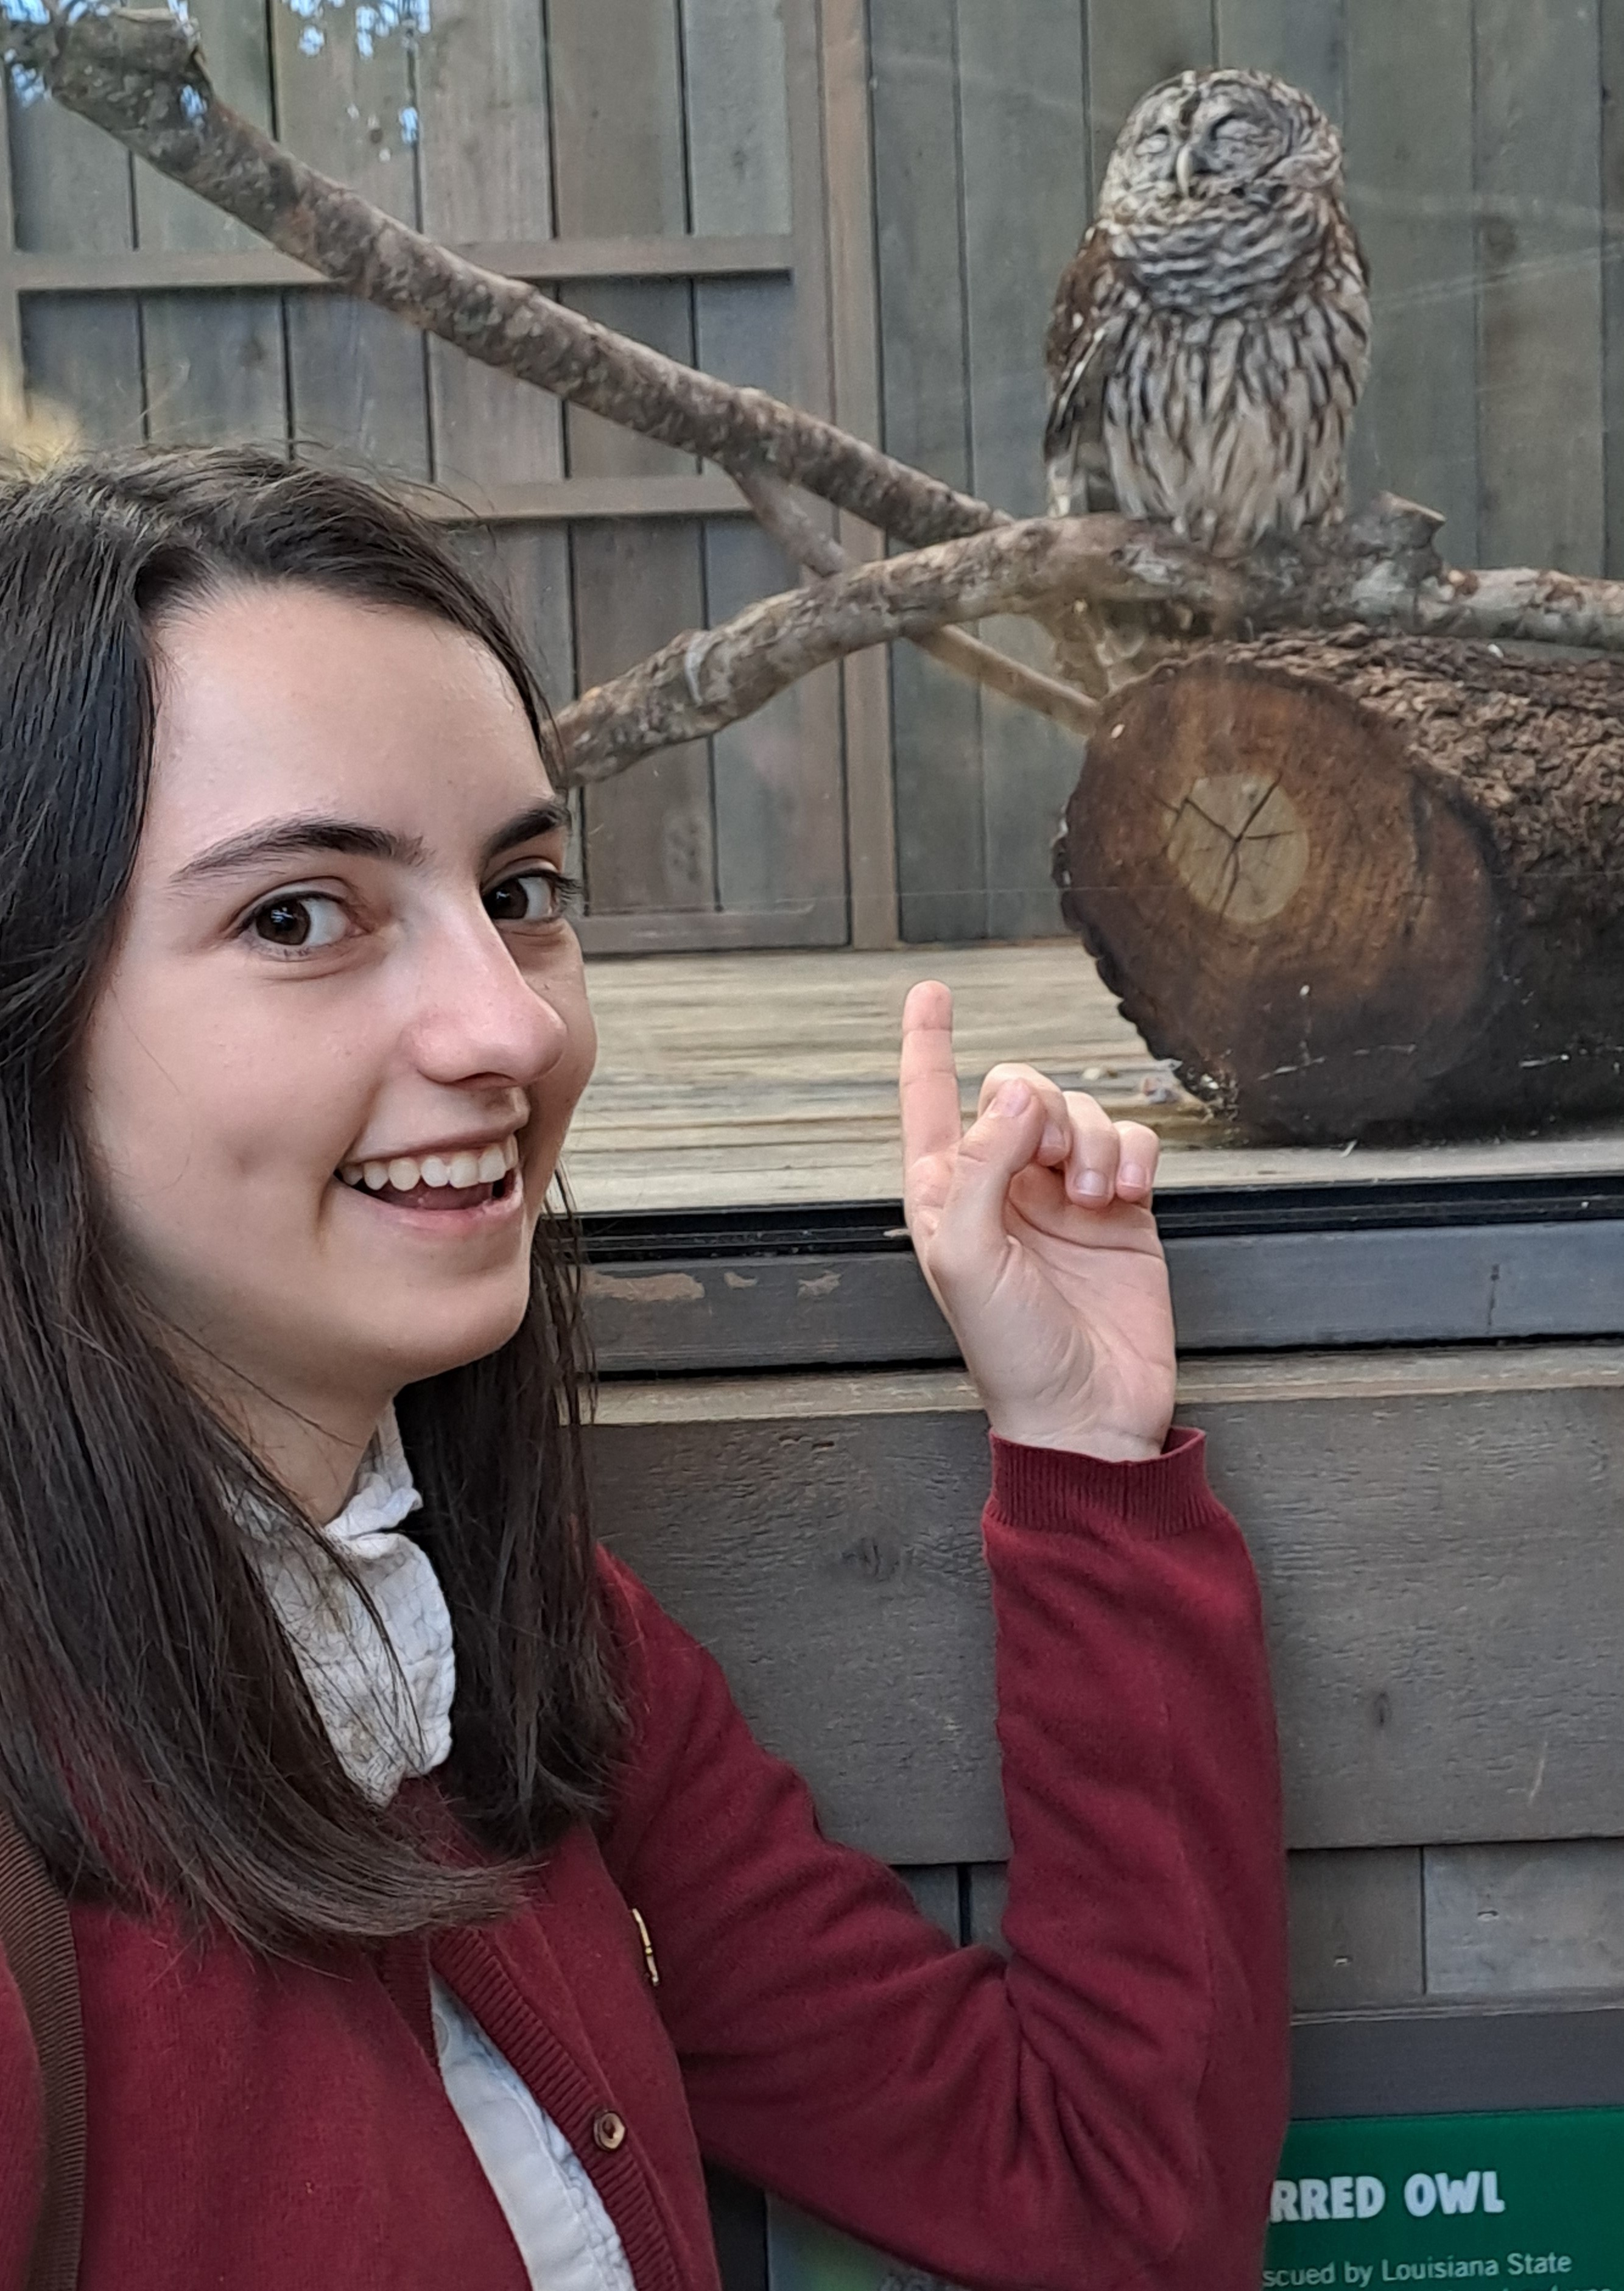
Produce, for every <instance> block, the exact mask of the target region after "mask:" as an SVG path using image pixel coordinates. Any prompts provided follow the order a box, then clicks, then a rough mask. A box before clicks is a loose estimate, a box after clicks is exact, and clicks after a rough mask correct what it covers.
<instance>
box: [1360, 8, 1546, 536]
mask: <svg viewBox="0 0 1624 2291" xmlns="http://www.w3.org/2000/svg"><path fill="white" fill-rule="evenodd" d="M1347 81H1348V94H1347V121H1346V124H1345V125H1344V129H1343V141H1344V149H1345V150H1346V153H1347V177H1348V189H1349V197H1350V201H1351V204H1352V207H1353V213H1354V221H1355V225H1356V226H1357V228H1358V231H1359V235H1360V237H1361V240H1362V241H1363V245H1364V249H1365V253H1366V254H1367V255H1368V257H1369V258H1370V264H1371V317H1372V320H1373V324H1374V337H1373V344H1372V352H1371V377H1370V380H1369V382H1367V384H1366V385H1365V392H1364V397H1363V400H1362V401H1361V404H1360V408H1359V413H1358V415H1357V417H1356V419H1355V424H1354V440H1353V450H1352V454H1351V456H1350V462H1349V491H1350V494H1351V496H1352V498H1353V500H1354V501H1355V502H1361V501H1364V500H1367V499H1368V498H1369V496H1370V495H1371V494H1372V493H1374V492H1376V491H1377V490H1378V489H1379V488H1382V487H1385V488H1386V489H1387V491H1388V492H1391V493H1397V494H1403V495H1404V496H1406V497H1407V498H1408V499H1410V500H1411V501H1419V502H1426V503H1427V505H1428V506H1429V507H1430V508H1432V509H1435V510H1441V511H1442V512H1443V517H1444V519H1445V524H1444V528H1443V539H1442V546H1443V552H1444V554H1445V556H1446V557H1448V558H1449V559H1451V561H1452V562H1454V563H1456V564H1459V565H1471V564H1475V562H1476V559H1477V508H1478V502H1477V495H1478V478H1477V420H1476V413H1475V407H1476V376H1477V293H1476V269H1477V247H1476V238H1477V227H1476V222H1475V210H1474V195H1473V131H1472V5H1471V0H1429V4H1428V5H1427V7H1425V8H1413V7H1411V6H1410V5H1409V4H1408V0H1356V4H1355V5H1354V6H1353V7H1351V8H1350V9H1349V11H1348V19H1347ZM1506 476H1507V473H1504V472H1502V478H1501V482H1504V481H1505V478H1506Z"/></svg>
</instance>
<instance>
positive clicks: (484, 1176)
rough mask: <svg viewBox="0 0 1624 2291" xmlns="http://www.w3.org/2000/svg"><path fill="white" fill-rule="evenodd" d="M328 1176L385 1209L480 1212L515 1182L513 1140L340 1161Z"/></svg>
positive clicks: (515, 1144)
mask: <svg viewBox="0 0 1624 2291" xmlns="http://www.w3.org/2000/svg"><path fill="white" fill-rule="evenodd" d="M334 1175H335V1176H336V1177H337V1178H338V1180H339V1183H340V1184H341V1185H342V1186H348V1187H349V1188H350V1191H351V1192H352V1193H358V1194H362V1195H363V1196H367V1197H370V1198H371V1199H372V1200H374V1201H376V1202H380V1203H382V1204H383V1205H384V1206H386V1207H389V1208H393V1209H412V1210H441V1211H444V1210H471V1209H481V1208H483V1207H484V1206H485V1205H486V1203H487V1202H500V1201H505V1200H506V1199H507V1198H508V1196H509V1195H510V1194H512V1193H514V1192H516V1191H517V1190H518V1188H519V1185H520V1184H521V1182H522V1181H521V1179H520V1178H519V1140H518V1139H517V1138H516V1137H505V1138H503V1139H502V1143H501V1144H500V1145H486V1146H484V1147H481V1148H479V1149H478V1150H477V1151H475V1150H471V1149H469V1150H464V1151H462V1152H460V1153H454V1154H423V1155H422V1157H421V1158H419V1157H418V1156H416V1155H414V1154H398V1155H397V1156H396V1157H395V1159H394V1160H393V1161H390V1162H345V1163H344V1164H343V1166H342V1169H340V1170H336V1171H335V1172H334Z"/></svg>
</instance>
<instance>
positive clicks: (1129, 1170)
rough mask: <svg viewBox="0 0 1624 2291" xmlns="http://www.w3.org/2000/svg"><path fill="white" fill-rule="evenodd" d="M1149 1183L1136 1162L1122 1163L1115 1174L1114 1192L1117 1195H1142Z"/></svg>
mask: <svg viewBox="0 0 1624 2291" xmlns="http://www.w3.org/2000/svg"><path fill="white" fill-rule="evenodd" d="M1149 1183H1150V1179H1149V1178H1148V1177H1147V1176H1146V1172H1145V1171H1144V1170H1141V1169H1140V1167H1139V1165H1138V1162H1123V1164H1122V1168H1121V1170H1119V1171H1118V1172H1117V1179H1116V1190H1117V1192H1118V1193H1119V1194H1142V1193H1143V1192H1144V1191H1145V1188H1146V1186H1148V1185H1149Z"/></svg>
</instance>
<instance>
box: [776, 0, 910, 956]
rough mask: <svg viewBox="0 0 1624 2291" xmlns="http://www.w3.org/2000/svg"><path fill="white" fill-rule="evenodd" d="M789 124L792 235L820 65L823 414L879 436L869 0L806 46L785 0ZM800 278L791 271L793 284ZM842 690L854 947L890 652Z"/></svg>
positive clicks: (883, 783)
mask: <svg viewBox="0 0 1624 2291" xmlns="http://www.w3.org/2000/svg"><path fill="white" fill-rule="evenodd" d="M791 4H792V11H793V12H792V17H791V25H792V31H794V32H795V33H797V34H798V35H799V36H797V37H796V38H794V39H793V40H792V45H791V50H790V62H791V70H792V74H794V75H796V76H795V78H794V79H792V102H791V111H790V118H791V133H792V137H793V138H794V143H795V149H794V157H795V171H796V185H797V207H796V216H795V228H796V230H797V232H798V233H800V232H802V231H804V230H806V229H808V224H807V222H806V221H805V220H804V217H805V213H806V210H807V207H808V204H809V201H810V199H811V197H812V196H813V194H812V191H811V189H809V187H808V181H807V178H808V173H811V172H813V155H809V154H808V149H807V147H808V145H809V144H810V143H811V142H812V141H813V136H812V131H811V126H810V125H800V123H801V122H802V121H804V120H805V119H806V117H807V114H808V109H809V106H808V102H807V99H806V92H805V89H806V82H807V80H808V78H809V77H811V76H812V75H813V68H814V66H815V65H816V80H817V82H818V94H819V98H820V109H821V122H820V124H821V126H822V131H823V132H822V134H821V136H820V137H819V138H818V139H817V140H818V141H819V143H820V145H821V149H820V150H819V151H818V152H817V153H816V173H817V174H818V175H821V176H822V177H823V179H824V187H825V188H824V213H825V215H826V218H827V231H828V239H827V246H828V264H829V366H830V412H831V414H832V416H833V418H834V419H835V420H837V421H838V422H840V424H841V426H842V427H843V428H845V429H847V430H855V431H856V434H857V436H858V437H861V438H871V439H872V440H875V441H878V439H879V438H880V434H881V429H880V307H879V281H878V273H877V264H876V250H875V243H874V231H875V208H874V172H873V148H872V122H871V118H870V108H869V81H870V71H869V39H868V14H867V7H866V0H823V4H822V6H821V9H819V10H818V11H817V28H818V32H819V43H818V46H817V49H816V52H815V53H808V43H807V40H806V37H805V33H804V30H803V24H804V20H805V19H806V18H807V17H808V16H809V15H810V13H811V12H812V11H811V8H810V6H809V4H808V0H791ZM799 286H800V280H799V277H798V279H797V291H798V292H799ZM835 530H836V532H837V534H838V535H839V537H840V544H841V546H842V547H843V548H844V549H845V550H846V551H848V554H849V555H851V556H852V557H854V558H856V559H858V560H859V561H861V562H864V563H867V562H871V561H872V559H875V558H877V557H879V556H880V555H882V554H883V552H884V543H883V542H882V541H881V539H880V535H878V534H877V533H875V532H874V531H873V529H872V527H869V526H866V525H862V524H859V522H858V521H857V519H856V518H851V517H846V516H841V517H840V518H838V519H837V520H836V527H835ZM840 691H841V700H842V703H843V711H844V715H843V720H844V730H845V748H846V854H847V868H848V880H849V885H850V915H851V944H852V945H853V946H855V947H882V946H894V945H896V941H897V937H898V936H899V928H900V927H899V921H898V912H897V886H896V784H895V777H894V774H893V769H892V757H891V681H890V658H889V655H888V653H886V652H884V651H881V650H879V649H875V650H873V651H872V652H866V653H858V654H857V655H855V656H854V657H853V658H852V659H850V660H848V661H846V662H845V663H843V664H842V667H841V671H840Z"/></svg>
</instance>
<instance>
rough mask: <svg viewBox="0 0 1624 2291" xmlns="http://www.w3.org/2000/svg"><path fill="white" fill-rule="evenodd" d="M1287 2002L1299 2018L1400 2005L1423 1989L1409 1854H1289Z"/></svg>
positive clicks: (1417, 1895) (1416, 1862)
mask: <svg viewBox="0 0 1624 2291" xmlns="http://www.w3.org/2000/svg"><path fill="white" fill-rule="evenodd" d="M1289 1877H1290V1934H1291V2002H1292V2004H1293V2005H1294V2006H1296V2008H1297V2010H1298V2012H1299V2013H1332V2012H1337V2011H1339V2010H1341V2009H1343V2008H1344V2007H1349V2006H1366V2005H1403V2004H1407V2003H1408V2002H1410V2000H1411V1999H1412V1998H1418V1997H1419V1996H1420V1995H1421V1994H1422V1992H1423V1990H1424V1989H1425V1986H1426V1979H1425V1970H1424V1968H1425V1956H1424V1950H1423V1942H1422V1929H1421V1856H1420V1853H1419V1849H1417V1848H1415V1847H1413V1846H1391V1847H1376V1848H1368V1849H1366V1850H1364V1851H1363V1852H1360V1851H1354V1852H1346V1853H1294V1854H1292V1856H1291V1858H1290V1867H1289Z"/></svg>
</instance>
